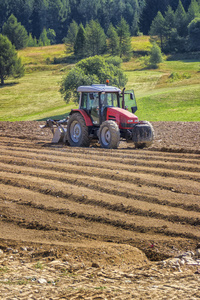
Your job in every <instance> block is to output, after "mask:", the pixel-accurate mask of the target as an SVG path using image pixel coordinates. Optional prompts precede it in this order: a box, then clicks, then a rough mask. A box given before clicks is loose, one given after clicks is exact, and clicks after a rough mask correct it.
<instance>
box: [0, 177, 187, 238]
mask: <svg viewBox="0 0 200 300" xmlns="http://www.w3.org/2000/svg"><path fill="white" fill-rule="evenodd" d="M4 183H5V184H6V183H8V184H11V185H14V186H18V187H23V188H28V189H31V190H34V191H37V192H38V191H39V192H40V193H42V194H49V195H52V196H56V197H58V196H59V197H61V198H65V199H69V200H70V201H71V200H72V201H75V202H77V203H83V204H84V205H87V211H88V210H89V206H91V205H92V206H93V207H94V205H95V206H98V207H99V208H101V209H100V210H99V209H98V214H99V213H100V212H101V211H102V210H103V211H104V212H103V213H102V214H103V215H105V214H106V211H107V209H109V214H113V206H110V204H107V203H106V204H105V202H104V201H103V200H104V195H103V194H102V195H101V194H100V195H96V198H99V200H97V199H94V198H93V197H92V198H91V197H89V195H87V189H80V190H79V191H78V192H76V190H73V189H72V192H71V193H69V192H68V193H67V192H66V190H69V188H68V185H67V184H61V185H60V184H59V189H58V188H57V186H56V183H55V182H54V183H52V184H50V182H49V181H46V180H44V179H43V180H42V182H40V181H39V182H38V180H36V179H35V178H34V179H33V178H32V179H31V178H29V177H28V176H26V177H25V178H23V179H19V178H18V181H17V182H16V183H14V179H12V181H11V180H10V179H8V181H7V182H4ZM38 183H39V184H38ZM53 184H54V186H53V189H52V185H53ZM61 187H62V188H61ZM75 192H76V193H75ZM83 192H84V194H82V193H83ZM100 196H101V197H100ZM120 200H121V199H120ZM105 208H106V210H105ZM92 210H94V208H92ZM94 211H96V210H94ZM111 211H112V212H111ZM95 213H96V212H95ZM116 214H117V215H118V214H119V213H118V212H116ZM75 216H76V215H75ZM114 218H115V217H114ZM128 218H129V217H128V216H126V221H127V219H128ZM131 218H132V217H131ZM138 218H139V219H138ZM140 218H143V217H139V216H137V215H134V221H135V219H136V220H137V222H138V220H140ZM116 219H117V220H118V217H116ZM121 219H122V215H121V214H119V220H121ZM153 219H154V218H150V219H148V223H152V221H153ZM159 222H160V223H161V224H162V226H164V228H168V227H171V229H173V230H175V228H174V227H176V225H175V224H174V223H173V224H172V225H169V224H170V223H169V222H168V221H167V223H165V221H163V220H159ZM139 223H141V224H142V225H143V224H145V222H144V221H142V222H140V221H139ZM141 224H140V226H142V225H141ZM166 224H167V225H166ZM166 226H167V227H166ZM177 226H178V230H177V232H178V231H180V233H181V234H182V231H184V230H183V229H182V227H183V228H184V227H185V225H183V226H182V225H177ZM120 227H122V228H123V226H121V225H120ZM150 227H151V226H150ZM173 230H172V231H173ZM161 231H163V228H162V230H161ZM187 231H188V229H187ZM168 232H169V230H168ZM154 233H159V231H155V232H154ZM164 234H165V233H164ZM190 234H191V232H190V233H189V235H190ZM172 235H173V234H172ZM189 235H187V237H189ZM175 236H176V234H175ZM184 237H186V236H185V235H184Z"/></svg>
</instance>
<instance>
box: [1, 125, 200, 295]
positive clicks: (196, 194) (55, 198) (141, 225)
mask: <svg viewBox="0 0 200 300" xmlns="http://www.w3.org/2000/svg"><path fill="white" fill-rule="evenodd" d="M153 125H154V128H155V132H156V140H155V143H154V145H153V146H152V147H151V148H149V149H144V150H137V149H135V148H134V146H132V144H126V143H125V142H121V144H120V147H119V149H117V150H105V149H101V148H100V147H99V146H98V145H96V144H93V145H92V146H91V147H90V148H72V147H69V146H66V145H62V144H61V145H53V144H51V143H50V141H51V134H50V133H49V132H48V130H47V131H44V130H43V131H41V130H40V129H39V123H38V122H18V123H17V122H16V123H8V122H2V123H0V130H1V131H0V227H1V230H0V246H1V247H0V248H1V249H3V250H5V249H7V247H14V248H15V249H18V251H19V250H20V247H22V246H27V245H28V246H29V247H30V246H31V247H33V248H34V247H35V248H34V249H36V248H37V247H41V249H42V251H43V252H41V253H43V254H41V257H43V256H44V253H46V254H45V256H48V251H50V249H52V247H53V249H54V250H55V249H56V250H55V251H56V253H57V254H56V255H57V257H60V258H62V257H63V255H65V254H66V251H67V252H68V253H70V255H71V256H72V257H73V258H75V257H77V256H80V257H81V260H82V261H83V262H84V263H88V262H94V261H95V262H96V263H98V264H99V265H101V264H103V265H104V266H105V265H108V266H110V267H111V266H113V264H114V263H115V264H116V265H117V266H119V265H120V264H121V256H120V255H118V256H115V257H114V258H112V255H113V254H112V253H113V251H114V250H113V248H115V247H114V246H115V245H116V248H117V247H118V246H120V245H123V246H124V247H125V245H128V247H130V246H131V247H137V248H138V249H140V250H141V251H142V252H141V253H145V255H146V256H147V258H148V259H149V260H150V261H158V260H163V259H166V258H168V257H173V256H175V255H176V254H177V253H180V251H187V250H194V249H195V247H196V245H197V243H198V242H200V172H199V171H200V161H199V153H200V146H199V145H200V136H199V132H200V123H198V122H197V123H181V122H179V123H175V122H174V123H173V122H169V123H162V122H158V123H153ZM117 245H118V246H117ZM101 247H104V249H110V248H109V247H111V248H112V251H111V250H110V251H111V252H110V256H109V258H108V257H104V255H99V254H98V253H97V252H98V251H93V250H94V249H100V248H101ZM91 249H93V250H91ZM54 254H55V253H54ZM56 255H55V256H56ZM130 255H131V254H130V253H129V255H127V256H125V257H124V264H125V265H128V264H129V263H130V260H132V261H133V260H134V257H130ZM141 255H142V254H141ZM133 256H134V255H133ZM145 259H146V258H145V257H142V256H138V264H141V263H144V262H145ZM135 263H136V265H137V262H135ZM82 296H83V298H73V297H72V296H68V298H67V296H66V298H65V299H84V295H82ZM70 297H71V298H70ZM77 297H78V296H77ZM91 297H92V296H91ZM99 297H100V296H99ZM102 297H103V296H102ZM107 298H108V295H107ZM154 298H155V297H154ZM9 299H11V298H9ZM13 299H14V298H13ZM17 299H18V298H17ZM19 299H20V298H19ZM24 299H25V298H24ZM27 299H28V298H27ZM37 299H39V298H37ZM45 299H46V298H45ZM48 299H50V298H48ZM52 299H53V298H52ZM58 299H61V297H60V298H58ZM85 299H86V296H85ZM88 299H89V298H88ZM94 299H104V298H94ZM109 299H114V295H113V296H111V298H109ZM119 299H122V298H120V297H119ZM127 299H128V298H127ZM141 299H145V297H144V298H141ZM160 299H161V298H160ZM163 299H164V298H163Z"/></svg>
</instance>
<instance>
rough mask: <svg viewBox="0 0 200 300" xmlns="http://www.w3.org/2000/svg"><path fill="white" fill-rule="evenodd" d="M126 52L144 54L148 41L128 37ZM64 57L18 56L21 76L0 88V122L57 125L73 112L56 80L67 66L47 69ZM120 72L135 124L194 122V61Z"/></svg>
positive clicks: (198, 73) (199, 93) (199, 105)
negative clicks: (50, 121)
mask: <svg viewBox="0 0 200 300" xmlns="http://www.w3.org/2000/svg"><path fill="white" fill-rule="evenodd" d="M132 47H133V49H134V51H144V50H145V51H146V50H149V49H150V43H149V39H148V37H134V38H133V39H132ZM66 55H67V54H66V49H65V46H64V45H53V46H47V47H39V48H26V49H23V50H21V51H19V56H20V57H21V58H22V61H23V63H24V64H25V69H26V73H25V76H24V77H22V78H20V79H9V80H6V81H5V86H3V87H0V121H26V120H45V119H48V118H58V119H59V118H63V117H64V116H65V115H66V114H68V113H69V112H70V110H71V109H72V108H73V107H76V106H75V105H74V103H69V104H66V103H65V102H64V100H63V98H62V96H61V94H60V92H59V87H60V82H61V80H62V77H63V76H64V75H65V74H66V73H67V71H68V70H69V69H71V68H72V67H73V65H70V64H67V63H63V64H53V63H52V62H53V61H55V58H56V59H62V58H64V57H66ZM122 68H123V70H124V71H125V72H126V74H127V76H128V84H127V87H126V88H127V89H134V91H135V95H136V98H137V104H138V111H137V113H136V114H137V116H138V117H139V119H141V120H149V121H200V84H199V83H200V60H196V61H194V60H188V59H187V60H176V61H174V60H173V61H170V60H165V61H164V62H163V63H162V64H160V66H159V68H158V69H156V70H155V69H154V70H147V69H144V68H143V66H142V59H141V58H139V57H133V58H132V59H131V61H130V62H124V63H123V64H122ZM127 104H128V106H129V107H130V106H131V103H127Z"/></svg>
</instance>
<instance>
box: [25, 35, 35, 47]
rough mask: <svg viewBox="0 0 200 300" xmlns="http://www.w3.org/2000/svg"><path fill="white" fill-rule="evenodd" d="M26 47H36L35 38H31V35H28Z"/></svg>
mask: <svg viewBox="0 0 200 300" xmlns="http://www.w3.org/2000/svg"><path fill="white" fill-rule="evenodd" d="M27 46H28V47H37V40H36V38H33V36H32V34H31V33H29V35H28V44H27Z"/></svg>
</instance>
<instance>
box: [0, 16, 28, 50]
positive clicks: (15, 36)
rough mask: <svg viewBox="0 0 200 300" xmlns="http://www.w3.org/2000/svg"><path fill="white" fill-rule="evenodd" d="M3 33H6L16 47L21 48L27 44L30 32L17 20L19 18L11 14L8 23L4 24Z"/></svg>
mask: <svg viewBox="0 0 200 300" xmlns="http://www.w3.org/2000/svg"><path fill="white" fill-rule="evenodd" d="M2 33H3V34H4V35H6V36H7V37H8V38H9V40H10V41H11V43H12V44H13V45H15V48H16V49H21V48H24V47H26V46H27V42H28V33H27V31H26V29H25V27H24V26H22V25H21V23H19V22H17V18H15V16H14V15H11V16H10V17H9V18H8V21H7V23H5V24H4V25H3V30H2Z"/></svg>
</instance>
